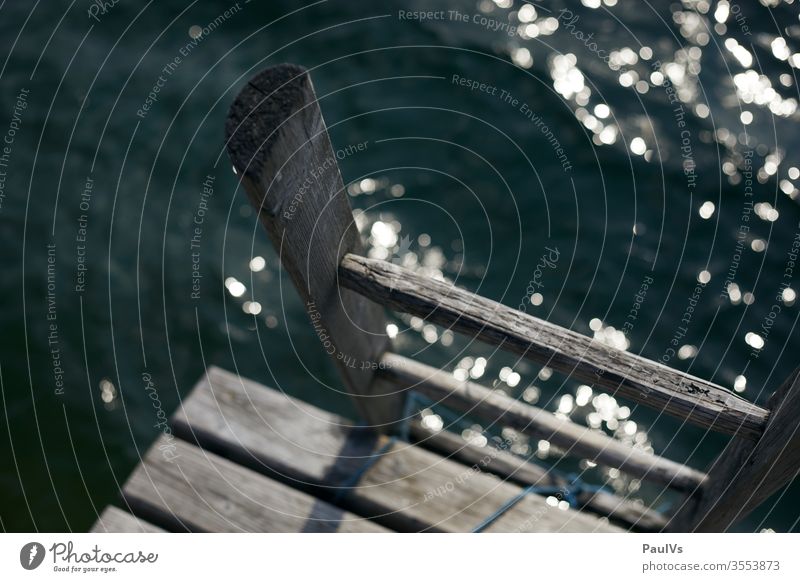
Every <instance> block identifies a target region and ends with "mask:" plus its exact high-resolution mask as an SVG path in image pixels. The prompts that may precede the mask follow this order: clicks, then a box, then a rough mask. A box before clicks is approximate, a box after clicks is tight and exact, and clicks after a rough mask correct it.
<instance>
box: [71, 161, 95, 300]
mask: <svg viewBox="0 0 800 582" xmlns="http://www.w3.org/2000/svg"><path fill="white" fill-rule="evenodd" d="M93 191H94V180H93V179H92V177H91V176H86V181H85V183H84V186H83V191H82V192H81V196H80V201H79V202H78V209H79V210H80V211H81V213H80V214H79V215H78V229H77V232H76V233H75V293H78V294H81V293H83V292H84V291H85V290H86V273H87V271H88V270H89V267H88V264H87V262H86V242H87V240H88V236H89V210H91V204H92V192H93Z"/></svg>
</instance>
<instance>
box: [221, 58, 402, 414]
mask: <svg viewBox="0 0 800 582" xmlns="http://www.w3.org/2000/svg"><path fill="white" fill-rule="evenodd" d="M225 128H226V134H227V147H228V153H229V155H230V157H231V160H232V161H233V166H234V168H235V169H236V172H237V174H238V175H239V176H240V179H241V183H242V186H243V187H244V189H245V191H246V192H247V194H248V196H249V198H250V201H251V203H252V204H253V206H254V207H255V208H256V210H257V211H258V213H259V216H260V218H261V222H262V223H263V225H264V227H265V228H266V230H267V232H268V233H269V236H270V238H271V239H272V243H273V245H274V246H275V249H276V250H277V251H278V253H279V255H280V259H281V263H282V264H283V266H284V268H285V269H286V271H287V272H288V273H289V275H290V277H291V279H292V281H293V282H294V285H295V287H296V288H297V290H298V292H299V293H300V296H301V297H302V299H303V303H304V304H305V306H306V310H307V312H308V314H309V317H310V318H311V321H312V324H313V326H314V329H315V331H316V333H317V335H318V336H319V338H320V342H321V344H322V348H323V350H324V351H325V352H326V353H328V354H329V355H330V356H331V357H332V358H333V360H334V362H335V363H336V365H337V367H338V369H339V371H340V373H341V375H342V377H343V379H344V383H345V386H346V387H347V389H348V391H349V392H350V393H351V395H352V396H353V398H354V399H355V402H356V406H357V407H358V409H359V411H360V412H361V414H362V415H363V416H364V418H366V419H367V420H368V421H369V422H370V423H371V424H373V425H375V427H376V428H377V429H378V430H382V429H383V430H389V429H390V428H391V424H392V423H393V422H395V421H396V420H397V418H398V417H399V414H400V413H401V412H402V395H400V394H382V393H381V392H380V386H372V385H371V382H372V376H373V372H374V367H373V366H371V364H373V363H374V362H376V361H377V360H378V358H379V357H380V355H381V354H382V353H383V351H384V350H385V349H386V346H387V345H388V338H387V336H386V321H385V314H384V312H383V310H382V309H381V308H380V306H378V305H376V304H374V303H372V302H371V301H369V300H367V299H365V298H364V297H362V296H360V295H358V294H356V293H353V292H352V291H348V290H346V289H340V288H339V285H338V282H337V266H338V265H339V262H340V260H341V258H342V257H343V256H344V254H345V253H349V252H355V253H363V245H362V242H361V239H360V236H359V234H358V230H357V228H356V226H355V222H354V219H353V213H352V210H351V208H350V203H349V201H348V198H347V193H346V191H345V189H344V185H343V183H342V177H341V175H340V173H339V167H338V165H337V162H336V156H335V153H334V151H333V148H332V147H331V143H330V139H329V138H328V132H327V129H326V127H325V122H324V120H323V119H322V113H321V111H320V108H319V104H318V103H317V98H316V95H315V94H314V88H313V86H312V84H311V79H310V78H309V76H308V73H307V72H306V71H305V69H303V68H302V67H298V66H296V65H279V66H276V67H271V68H268V69H266V70H264V71H262V72H261V73H259V74H258V75H256V76H255V77H254V78H253V79H251V80H250V81H249V82H248V84H247V85H246V86H245V87H244V88H243V89H242V91H241V93H240V94H239V95H238V96H237V98H236V100H235V102H234V103H233V105H232V106H231V109H230V113H229V115H228V119H227V121H226V125H225Z"/></svg>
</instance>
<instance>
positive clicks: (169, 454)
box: [142, 371, 180, 463]
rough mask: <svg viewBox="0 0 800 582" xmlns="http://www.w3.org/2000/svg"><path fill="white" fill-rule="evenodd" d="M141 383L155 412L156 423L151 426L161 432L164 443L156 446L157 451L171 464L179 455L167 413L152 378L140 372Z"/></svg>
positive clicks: (146, 373) (147, 373)
mask: <svg viewBox="0 0 800 582" xmlns="http://www.w3.org/2000/svg"><path fill="white" fill-rule="evenodd" d="M142 382H143V383H144V391H145V392H146V393H147V395H148V396H149V397H150V400H151V401H152V403H153V408H154V409H155V411H156V419H157V421H156V423H155V424H154V425H153V426H154V427H155V428H157V429H158V430H160V431H161V433H162V434H163V435H164V439H165V442H164V443H163V444H161V445H159V446H158V450H159V451H161V455H162V456H163V457H164V460H165V461H168V462H170V463H171V462H173V461H174V460H175V459H177V458H178V457H180V455H179V454H177V453H176V452H175V450H176V448H177V447H176V446H175V443H174V441H175V436H174V435H173V434H172V428H170V426H169V419H168V418H167V413H166V412H164V407H163V406H161V399H160V398H159V396H158V390H157V389H156V385H155V382H154V381H153V377H152V376H151V375H150V373H149V372H146V371H145V372H142Z"/></svg>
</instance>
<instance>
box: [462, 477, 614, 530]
mask: <svg viewBox="0 0 800 582" xmlns="http://www.w3.org/2000/svg"><path fill="white" fill-rule="evenodd" d="M567 479H568V480H569V483H568V484H567V485H565V486H563V487H555V486H552V485H548V486H538V485H528V486H527V487H525V489H523V490H522V491H520V492H519V493H517V494H516V495H515V496H514V497H512V498H511V499H509V500H508V501H506V502H505V503H504V504H503V505H501V506H500V507H499V508H498V509H497V510H496V511H494V512H493V513H492V514H491V515H489V516H488V517H487V518H486V519H484V520H483V521H482V522H480V523H479V524H478V525H476V526H475V527H474V528H473V529H472V533H481V532H483V531H484V530H485V529H486V528H487V527H489V526H490V525H492V524H493V523H494V522H496V521H497V520H498V519H500V518H501V517H503V515H505V514H506V513H507V512H508V510H510V509H511V508H513V507H514V506H515V505H517V504H518V503H519V502H520V501H522V500H523V499H524V498H525V496H527V495H530V494H532V493H533V494H535V495H542V496H544V495H547V496H553V495H561V498H562V499H563V500H564V501H566V502H567V503H569V505H570V507H577V506H578V497H579V496H580V495H581V494H582V493H591V494H595V493H597V492H598V491H603V490H604V488H603V487H602V486H599V485H589V484H588V483H584V482H583V481H581V479H580V477H578V475H575V474H574V473H572V474H570V475H569V476H568V477H567Z"/></svg>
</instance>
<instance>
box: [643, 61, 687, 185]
mask: <svg viewBox="0 0 800 582" xmlns="http://www.w3.org/2000/svg"><path fill="white" fill-rule="evenodd" d="M650 66H651V68H652V69H653V71H654V72H658V73H659V74H661V75H662V76H663V81H662V83H661V86H662V87H663V89H664V93H666V95H667V101H668V102H669V104H670V105H671V106H672V115H673V117H674V119H675V124H676V125H677V127H678V129H679V130H680V139H681V146H680V151H681V163H682V167H683V175H684V176H685V177H686V188H687V189H689V190H694V188H695V187H696V186H697V174H696V164H695V162H694V148H693V147H692V133H691V132H690V131H689V129H688V127H687V126H686V110H685V109H684V107H683V102H682V101H681V99H680V96H679V95H678V93H677V91H675V87H674V86H673V85H672V81H670V79H669V77H668V76H667V75H663V74H662V73H661V68H662V65H661V61H659V60H655V61H653V62H652V63H651V64H650Z"/></svg>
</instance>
